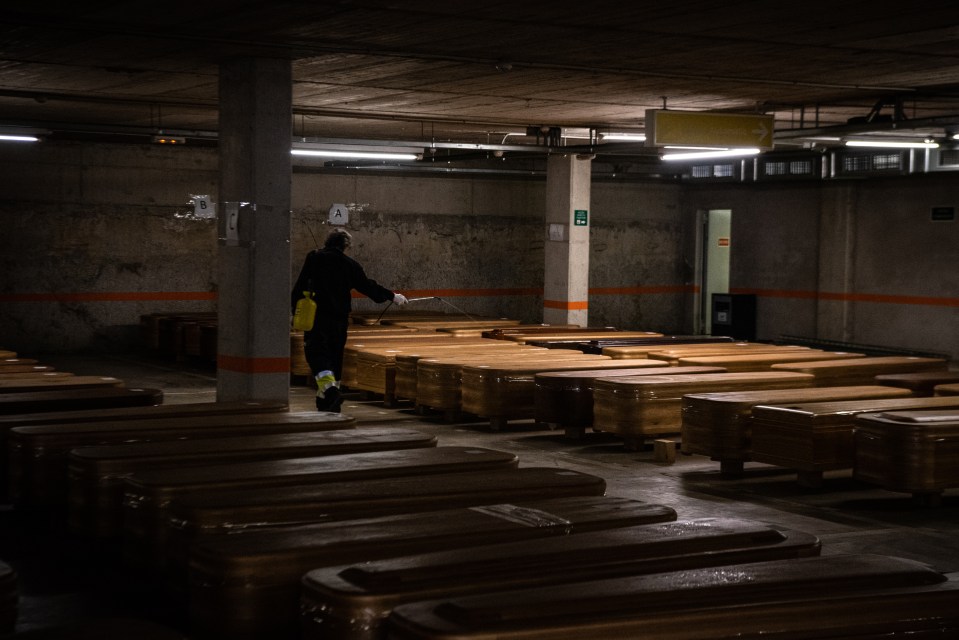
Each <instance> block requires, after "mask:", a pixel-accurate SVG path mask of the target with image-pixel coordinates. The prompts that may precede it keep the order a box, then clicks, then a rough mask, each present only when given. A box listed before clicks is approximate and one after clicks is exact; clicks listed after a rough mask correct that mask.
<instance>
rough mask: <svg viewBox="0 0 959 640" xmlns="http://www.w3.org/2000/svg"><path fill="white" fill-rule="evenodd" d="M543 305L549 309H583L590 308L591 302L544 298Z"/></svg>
mask: <svg viewBox="0 0 959 640" xmlns="http://www.w3.org/2000/svg"><path fill="white" fill-rule="evenodd" d="M543 306H544V307H547V308H549V309H563V310H565V311H581V310H583V309H589V302H583V301H580V300H572V301H566V300H543Z"/></svg>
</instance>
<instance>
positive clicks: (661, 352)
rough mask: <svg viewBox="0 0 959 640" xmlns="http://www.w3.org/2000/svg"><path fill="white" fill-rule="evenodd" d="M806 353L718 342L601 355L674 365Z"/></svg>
mask: <svg viewBox="0 0 959 640" xmlns="http://www.w3.org/2000/svg"><path fill="white" fill-rule="evenodd" d="M797 350H805V351H808V348H807V347H798V346H793V345H774V344H765V343H762V342H719V343H707V344H701V343H696V344H677V345H658V346H654V347H653V348H650V349H647V348H646V347H645V346H639V347H633V346H627V347H606V348H604V349H603V355H604V356H609V357H610V358H654V359H656V360H666V361H667V362H668V363H669V364H671V365H676V364H678V362H679V359H680V358H684V357H692V356H708V355H727V356H731V355H735V354H750V353H778V352H783V351H797Z"/></svg>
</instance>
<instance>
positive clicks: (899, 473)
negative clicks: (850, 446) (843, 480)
mask: <svg viewBox="0 0 959 640" xmlns="http://www.w3.org/2000/svg"><path fill="white" fill-rule="evenodd" d="M853 475H854V476H855V477H856V478H857V479H859V480H864V481H866V482H870V483H873V484H877V485H879V486H881V487H882V488H883V489H887V490H889V491H902V492H906V493H911V494H913V496H914V497H915V498H917V499H918V500H919V501H921V502H926V503H932V504H938V502H939V496H941V494H942V492H943V491H944V490H945V489H952V488H954V487H959V407H956V408H953V409H938V410H922V411H888V412H882V413H865V414H860V415H859V416H857V419H856V431H855V463H854V466H853Z"/></svg>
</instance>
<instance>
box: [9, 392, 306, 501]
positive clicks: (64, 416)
mask: <svg viewBox="0 0 959 640" xmlns="http://www.w3.org/2000/svg"><path fill="white" fill-rule="evenodd" d="M288 409H289V407H288V406H287V405H286V403H283V402H260V401H251V402H191V403H185V404H168V405H148V406H142V407H141V406H135V407H126V406H124V407H110V408H105V409H80V410H76V411H40V412H36V413H17V414H10V415H0V460H3V461H4V462H5V463H6V461H7V460H8V459H9V453H8V451H7V432H8V431H9V430H10V429H12V428H14V427H29V426H37V425H47V424H58V423H80V422H106V421H110V420H132V419H136V420H151V419H156V418H173V417H178V418H188V417H195V416H203V415H220V414H222V415H228V414H235V413H272V412H280V411H287V410H288ZM4 470H5V472H4V473H2V474H0V496H6V495H7V478H8V476H9V475H10V474H9V473H7V472H6V466H4Z"/></svg>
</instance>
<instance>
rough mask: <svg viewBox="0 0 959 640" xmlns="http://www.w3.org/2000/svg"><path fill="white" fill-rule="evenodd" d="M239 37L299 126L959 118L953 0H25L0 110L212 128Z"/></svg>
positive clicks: (112, 127) (127, 125)
mask: <svg viewBox="0 0 959 640" xmlns="http://www.w3.org/2000/svg"><path fill="white" fill-rule="evenodd" d="M234 55H265V56H289V57H290V58H292V60H293V77H294V85H293V96H294V97H293V104H294V115H293V118H294V120H293V131H294V135H296V136H306V137H321V138H347V139H357V138H365V139H376V140H381V141H383V140H415V141H431V140H432V141H449V142H462V143H473V144H484V145H485V144H537V143H539V141H538V140H536V139H535V136H531V135H527V134H528V133H530V131H531V129H529V128H530V127H533V128H537V129H538V128H541V127H554V128H560V131H561V132H562V135H563V144H577V145H579V144H583V143H584V142H586V141H585V140H583V139H581V138H577V137H576V136H582V135H588V134H589V132H590V131H592V132H594V133H599V132H605V131H617V132H618V131H641V130H642V129H643V128H644V124H645V123H644V119H645V112H646V110H647V109H661V108H663V107H664V106H665V107H667V108H669V109H674V110H695V111H701V110H709V111H725V112H731V113H746V114H768V115H773V116H774V118H775V128H776V141H777V147H783V146H785V145H799V146H807V147H808V146H809V145H814V144H817V143H816V142H815V140H816V139H817V136H820V135H823V134H826V133H835V132H840V133H841V132H847V131H857V130H876V131H881V132H882V133H883V134H884V135H896V136H902V135H906V136H912V135H933V136H942V135H943V134H944V132H945V131H947V130H949V129H951V128H959V3H956V2H954V1H953V0H948V1H947V0H943V1H928V2H922V1H920V2H911V3H876V2H874V1H865V0H862V1H860V0H853V1H842V0H832V1H830V2H823V1H820V0H809V1H807V2H804V3H793V2H790V3H781V2H768V1H759V0H730V1H727V2H715V1H709V2H707V1H703V0H670V1H668V2H660V1H651V2H645V1H636V2H623V1H622V0H618V1H617V2H609V1H607V0H593V1H592V2H576V3H572V2H563V1H556V0H554V1H552V2H545V1H542V0H521V1H520V0H512V1H509V2H507V1H501V0H486V1H484V2H467V1H465V0H444V1H442V2H440V1H438V0H403V1H402V2H400V1H396V0H341V1H325V2H324V1H319V0H314V1H310V2H292V1H277V0H269V1H266V0H230V1H226V0H213V1H205V0H194V1H193V2H182V1H179V0H174V1H168V2H143V1H142V0H135V1H134V0H116V1H106V0H87V1H85V2H70V3H66V2H52V1H49V0H45V1H44V2H40V3H38V4H36V5H34V4H32V3H19V4H18V5H16V6H10V7H6V8H5V9H4V12H3V15H2V17H0V125H3V124H7V125H10V124H15V125H29V126H36V127H40V128H46V129H48V130H51V131H54V132H67V131H72V132H74V134H76V133H84V132H86V133H90V132H111V133H114V134H116V133H123V132H127V133H144V132H151V131H157V130H164V131H178V132H185V133H195V134H196V136H197V137H198V138H200V137H202V136H204V135H206V136H215V132H216V129H217V72H218V62H219V61H220V60H222V59H223V58H224V57H226V56H234ZM857 121H859V124H856V125H855V126H849V125H850V123H852V122H857ZM861 121H869V122H867V123H865V124H863V123H862V122H861ZM55 135H65V134H64V133H59V134H58V133H55Z"/></svg>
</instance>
